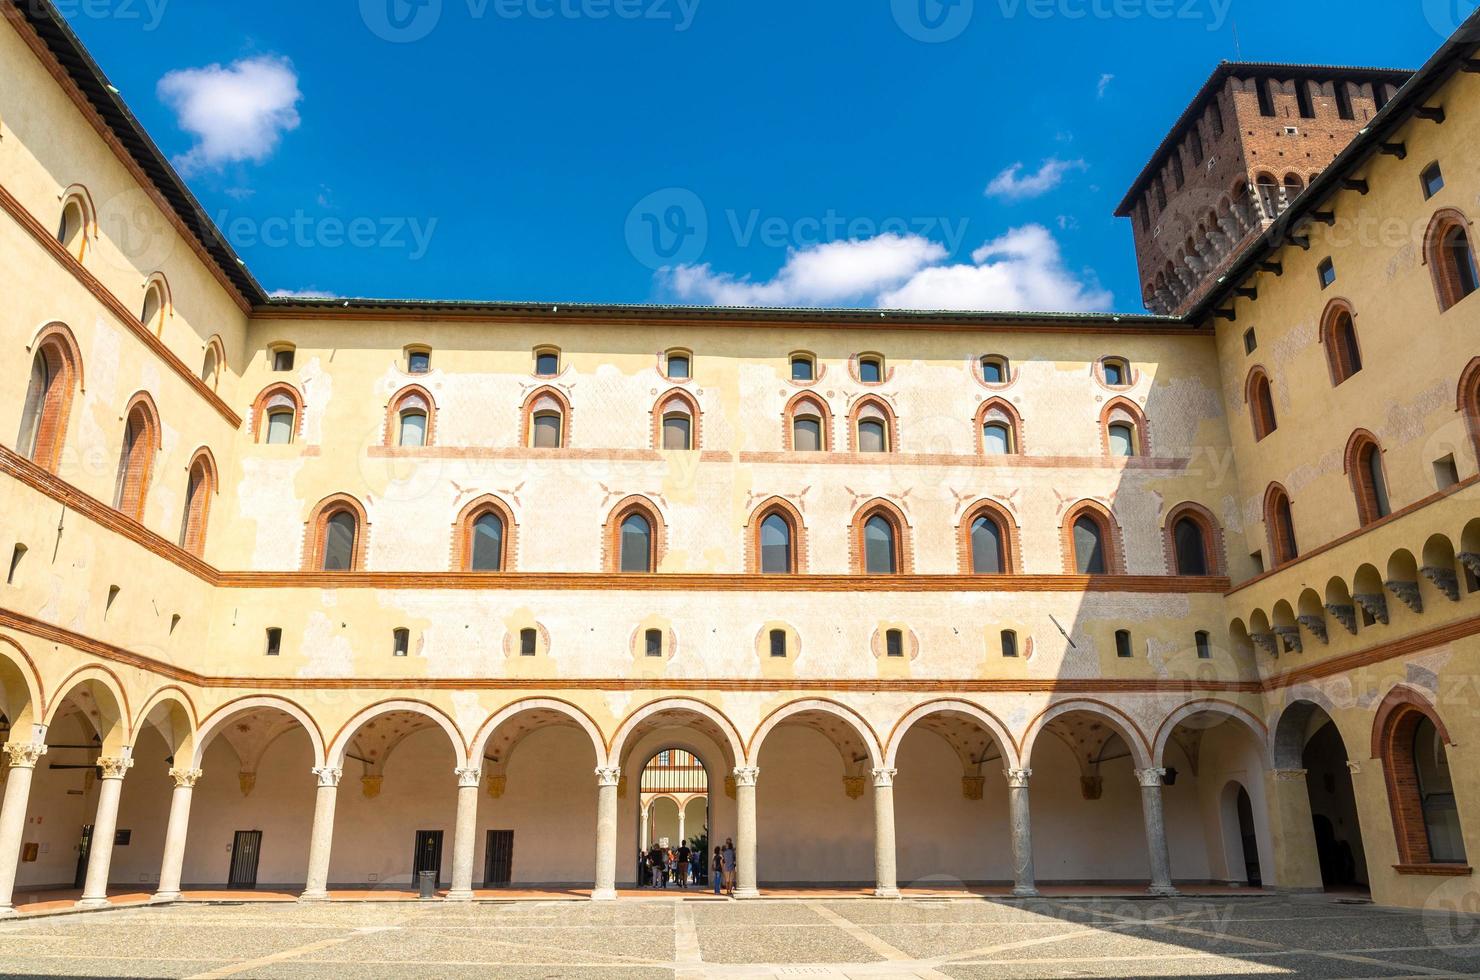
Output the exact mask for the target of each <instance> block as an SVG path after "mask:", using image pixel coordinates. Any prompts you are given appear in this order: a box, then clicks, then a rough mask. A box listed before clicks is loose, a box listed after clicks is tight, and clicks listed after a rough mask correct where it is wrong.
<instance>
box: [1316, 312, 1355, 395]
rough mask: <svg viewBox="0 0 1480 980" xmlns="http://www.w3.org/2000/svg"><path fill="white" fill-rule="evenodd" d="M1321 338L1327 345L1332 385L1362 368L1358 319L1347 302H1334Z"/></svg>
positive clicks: (1327, 315)
mask: <svg viewBox="0 0 1480 980" xmlns="http://www.w3.org/2000/svg"><path fill="white" fill-rule="evenodd" d="M1321 340H1322V342H1324V343H1325V345H1326V366H1327V368H1328V369H1329V370H1330V372H1331V384H1332V385H1339V384H1341V383H1342V382H1343V381H1345V380H1346V379H1347V378H1350V377H1351V376H1352V375H1354V374H1356V373H1357V372H1358V371H1360V370H1362V351H1361V348H1360V347H1359V346H1358V345H1357V324H1356V320H1355V318H1354V317H1353V315H1352V311H1351V308H1350V307H1348V306H1347V305H1346V304H1345V303H1333V304H1332V306H1331V308H1330V309H1329V310H1327V312H1326V321H1325V327H1324V329H1323V330H1322V331H1321Z"/></svg>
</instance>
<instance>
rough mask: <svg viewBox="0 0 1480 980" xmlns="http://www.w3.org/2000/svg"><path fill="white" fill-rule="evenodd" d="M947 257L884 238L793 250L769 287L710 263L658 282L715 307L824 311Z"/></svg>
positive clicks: (910, 239) (929, 247) (925, 242)
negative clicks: (806, 308)
mask: <svg viewBox="0 0 1480 980" xmlns="http://www.w3.org/2000/svg"><path fill="white" fill-rule="evenodd" d="M945 257H946V250H945V247H944V246H942V245H939V244H937V243H935V242H932V241H930V240H929V239H928V238H922V237H920V236H919V235H896V234H885V235H879V236H878V237H876V238H865V239H861V240H859V241H842V242H827V243H826V244H823V245H814V246H811V247H808V248H805V249H801V250H797V249H792V250H790V251H789V252H788V253H787V256H786V264H785V265H784V266H782V267H781V271H780V272H778V273H777V274H776V278H774V279H772V280H770V281H769V282H754V281H752V280H751V279H750V278H749V277H748V276H744V277H741V276H732V275H730V274H729V273H724V272H715V271H714V270H713V269H712V268H710V266H709V264H708V263H705V264H703V265H681V266H677V267H676V268H670V269H662V270H659V272H658V277H659V280H660V281H662V282H663V283H664V284H665V285H666V286H667V287H668V288H669V289H670V290H672V291H673V293H675V294H676V295H677V296H678V297H679V298H681V299H685V300H698V301H701V302H705V303H711V304H714V305H716V306H826V305H828V304H836V303H848V302H857V301H858V300H860V299H863V298H865V297H868V296H870V295H873V294H874V293H877V292H878V290H880V289H883V288H888V287H890V286H895V285H898V284H899V283H902V282H905V281H906V280H908V279H909V277H910V276H912V275H914V274H915V273H916V272H918V271H919V270H920V269H922V268H924V267H925V266H926V265H929V264H930V263H932V262H939V261H940V260H941V259H944V258H945Z"/></svg>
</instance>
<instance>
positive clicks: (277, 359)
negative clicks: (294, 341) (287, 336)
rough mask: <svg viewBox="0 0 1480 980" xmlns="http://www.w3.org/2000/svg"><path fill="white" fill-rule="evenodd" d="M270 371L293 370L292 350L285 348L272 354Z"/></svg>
mask: <svg viewBox="0 0 1480 980" xmlns="http://www.w3.org/2000/svg"><path fill="white" fill-rule="evenodd" d="M272 369H273V370H274V371H291V370H293V348H291V347H285V348H282V349H281V350H275V351H273V352H272Z"/></svg>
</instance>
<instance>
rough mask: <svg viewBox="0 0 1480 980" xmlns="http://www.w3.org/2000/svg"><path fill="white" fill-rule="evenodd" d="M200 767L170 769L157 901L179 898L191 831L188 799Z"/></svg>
mask: <svg viewBox="0 0 1480 980" xmlns="http://www.w3.org/2000/svg"><path fill="white" fill-rule="evenodd" d="M201 775H202V774H201V771H200V770H199V769H171V770H170V778H171V779H173V780H174V781H175V793H174V795H173V796H172V797H170V822H169V824H168V825H167V828H166V830H165V833H164V860H163V861H162V862H161V863H160V866H159V888H158V890H157V891H155V893H154V899H153V900H154V901H156V902H177V901H179V900H180V875H181V874H182V869H183V868H184V866H185V839H186V837H187V836H188V835H189V832H190V799H191V797H192V796H194V795H195V782H196V780H198V779H200V777H201Z"/></svg>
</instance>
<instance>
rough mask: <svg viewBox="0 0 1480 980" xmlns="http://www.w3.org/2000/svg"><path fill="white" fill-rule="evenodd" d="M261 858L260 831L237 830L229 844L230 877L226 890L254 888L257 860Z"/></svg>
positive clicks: (255, 885)
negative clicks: (234, 837)
mask: <svg viewBox="0 0 1480 980" xmlns="http://www.w3.org/2000/svg"><path fill="white" fill-rule="evenodd" d="M261 856H262V831H260V830H238V831H237V832H236V839H235V840H234V841H233V842H232V844H231V877H230V878H229V879H228V880H227V882H226V887H227V888H256V887H257V859H258V858H259V857H261Z"/></svg>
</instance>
